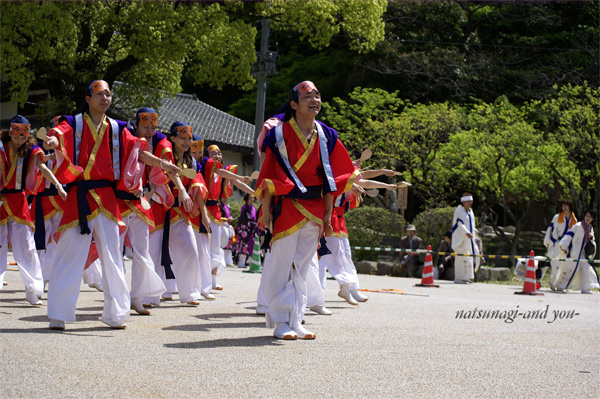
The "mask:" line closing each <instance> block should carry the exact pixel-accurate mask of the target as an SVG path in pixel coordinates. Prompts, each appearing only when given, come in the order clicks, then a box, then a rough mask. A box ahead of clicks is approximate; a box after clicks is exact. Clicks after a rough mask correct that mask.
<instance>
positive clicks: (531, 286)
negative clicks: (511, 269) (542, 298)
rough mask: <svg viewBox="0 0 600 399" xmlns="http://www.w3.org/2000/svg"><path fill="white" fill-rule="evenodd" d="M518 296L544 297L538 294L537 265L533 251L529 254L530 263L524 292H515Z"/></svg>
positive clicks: (524, 283) (528, 263)
mask: <svg viewBox="0 0 600 399" xmlns="http://www.w3.org/2000/svg"><path fill="white" fill-rule="evenodd" d="M515 294H517V295H544V294H542V293H541V292H537V289H536V281H535V264H534V263H533V251H531V252H530V253H529V262H527V272H526V273H525V280H524V281H523V291H520V292H515Z"/></svg>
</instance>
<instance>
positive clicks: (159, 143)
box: [117, 132, 173, 229]
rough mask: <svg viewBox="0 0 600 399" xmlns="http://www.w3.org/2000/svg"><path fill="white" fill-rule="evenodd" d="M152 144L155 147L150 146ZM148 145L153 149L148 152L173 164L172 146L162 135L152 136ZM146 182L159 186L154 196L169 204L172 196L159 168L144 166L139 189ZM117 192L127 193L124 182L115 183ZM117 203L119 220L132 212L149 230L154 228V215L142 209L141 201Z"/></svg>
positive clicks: (164, 175)
mask: <svg viewBox="0 0 600 399" xmlns="http://www.w3.org/2000/svg"><path fill="white" fill-rule="evenodd" d="M154 143H155V145H152V144H154ZM149 145H150V146H151V147H153V148H148V151H150V152H152V153H153V154H154V155H155V156H156V157H158V158H161V159H164V160H165V161H168V162H171V163H173V146H172V144H171V142H170V141H169V140H168V139H167V138H166V136H164V135H163V134H162V133H159V132H156V133H154V136H153V137H152V138H151V139H150V143H149ZM148 180H150V181H151V183H152V184H154V185H155V186H161V187H160V188H159V187H156V188H155V192H156V196H157V197H158V198H160V199H161V200H162V201H163V202H166V203H170V202H171V201H172V194H171V191H170V189H169V187H168V182H169V178H168V177H167V176H166V174H165V173H164V172H163V171H162V169H161V168H160V167H159V166H154V167H151V166H146V167H145V168H144V170H143V175H142V178H141V180H140V182H139V184H140V187H141V188H143V187H145V186H146V185H147V184H148ZM117 190H121V191H127V188H126V186H125V182H124V181H123V180H120V181H119V182H118V183H117ZM164 197H167V198H164ZM156 202H158V205H160V202H159V201H156ZM117 203H118V205H119V210H120V212H121V218H125V217H126V216H128V215H129V214H131V213H132V212H133V213H135V214H136V215H137V216H139V217H140V218H141V219H142V220H143V221H145V222H146V223H147V224H148V225H149V226H150V228H151V229H152V228H153V227H154V214H153V211H152V208H150V209H144V207H143V206H142V201H141V199H122V198H117ZM163 218H164V216H163Z"/></svg>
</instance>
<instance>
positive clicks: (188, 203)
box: [167, 168, 194, 212]
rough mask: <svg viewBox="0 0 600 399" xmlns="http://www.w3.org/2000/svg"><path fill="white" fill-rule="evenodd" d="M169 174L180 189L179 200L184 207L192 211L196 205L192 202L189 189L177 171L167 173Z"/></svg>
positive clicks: (187, 210)
mask: <svg viewBox="0 0 600 399" xmlns="http://www.w3.org/2000/svg"><path fill="white" fill-rule="evenodd" d="M178 169H179V168H178ZM167 175H168V176H169V177H170V178H171V180H172V181H173V183H175V186H176V187H177V190H179V202H180V203H181V204H182V205H183V209H185V211H186V212H191V211H192V209H193V207H194V203H193V202H192V199H191V198H190V196H189V194H188V192H187V190H186V189H185V187H184V186H183V183H182V182H181V178H179V175H178V174H177V173H167Z"/></svg>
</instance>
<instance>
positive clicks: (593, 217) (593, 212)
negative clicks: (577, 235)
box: [585, 209, 598, 220]
mask: <svg viewBox="0 0 600 399" xmlns="http://www.w3.org/2000/svg"><path fill="white" fill-rule="evenodd" d="M588 213H589V214H590V216H591V217H592V219H594V220H596V216H598V214H597V213H596V211H594V210H593V209H590V210H589V211H587V212H586V213H585V214H586V215H587V214H588Z"/></svg>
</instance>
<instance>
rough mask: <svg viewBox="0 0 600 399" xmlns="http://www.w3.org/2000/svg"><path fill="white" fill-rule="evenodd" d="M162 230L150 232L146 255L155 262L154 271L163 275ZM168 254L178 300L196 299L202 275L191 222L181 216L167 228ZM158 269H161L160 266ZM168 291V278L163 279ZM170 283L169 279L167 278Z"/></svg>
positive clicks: (155, 301) (151, 300) (156, 300)
mask: <svg viewBox="0 0 600 399" xmlns="http://www.w3.org/2000/svg"><path fill="white" fill-rule="evenodd" d="M163 233H164V230H163V229H160V230H158V231H156V232H154V233H152V234H150V256H151V257H152V261H153V262H154V265H155V268H156V269H155V270H157V274H158V275H159V276H161V277H163V278H164V276H165V271H164V270H165V269H164V267H163V266H162V265H161V263H160V258H161V254H162V238H163ZM169 255H170V256H171V262H172V265H171V268H172V269H173V274H174V275H175V280H176V281H177V290H178V292H179V301H180V302H181V303H187V302H191V301H197V300H198V299H200V297H201V291H202V279H201V276H200V266H199V261H198V246H197V245H196V237H194V230H193V229H192V226H190V224H189V223H188V222H187V221H186V220H185V219H181V218H180V219H179V220H177V221H176V222H175V223H173V224H171V227H170V230H169ZM161 269H162V270H161ZM163 282H164V283H165V286H166V288H167V291H170V289H172V288H173V287H172V286H171V287H169V281H163ZM171 284H172V282H171ZM144 303H152V304H153V305H159V304H160V298H159V297H158V296H154V297H148V298H147V299H144Z"/></svg>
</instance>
